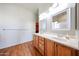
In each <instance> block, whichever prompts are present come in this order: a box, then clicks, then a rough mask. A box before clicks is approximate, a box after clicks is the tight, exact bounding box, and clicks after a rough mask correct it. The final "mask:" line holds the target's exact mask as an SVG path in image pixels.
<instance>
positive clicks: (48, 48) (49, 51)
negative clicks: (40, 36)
mask: <svg viewBox="0 0 79 59" xmlns="http://www.w3.org/2000/svg"><path fill="white" fill-rule="evenodd" d="M54 47H55V43H54V42H53V41H51V40H48V39H45V55H46V56H54V55H55V48H54Z"/></svg>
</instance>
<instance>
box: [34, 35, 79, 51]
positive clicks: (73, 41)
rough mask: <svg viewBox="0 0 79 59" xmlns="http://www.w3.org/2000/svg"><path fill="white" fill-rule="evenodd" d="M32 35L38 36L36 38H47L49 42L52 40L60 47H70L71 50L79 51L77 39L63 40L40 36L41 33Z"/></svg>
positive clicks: (54, 36) (53, 36) (52, 36)
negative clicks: (60, 45)
mask: <svg viewBox="0 0 79 59" xmlns="http://www.w3.org/2000/svg"><path fill="white" fill-rule="evenodd" d="M34 35H38V36H41V37H44V38H47V39H49V40H53V41H54V42H57V43H60V44H62V45H65V46H68V47H71V48H73V49H77V50H79V45H78V44H79V41H78V40H77V39H69V40H68V39H63V38H59V37H56V35H53V34H45V33H44V34H41V33H34Z"/></svg>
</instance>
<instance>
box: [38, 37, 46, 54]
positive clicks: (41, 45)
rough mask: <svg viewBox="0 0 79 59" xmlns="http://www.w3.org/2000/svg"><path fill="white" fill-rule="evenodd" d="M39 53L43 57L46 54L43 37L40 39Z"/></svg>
mask: <svg viewBox="0 0 79 59" xmlns="http://www.w3.org/2000/svg"><path fill="white" fill-rule="evenodd" d="M38 48H39V51H40V53H41V54H42V55H44V54H45V39H44V38H42V37H39V43H38Z"/></svg>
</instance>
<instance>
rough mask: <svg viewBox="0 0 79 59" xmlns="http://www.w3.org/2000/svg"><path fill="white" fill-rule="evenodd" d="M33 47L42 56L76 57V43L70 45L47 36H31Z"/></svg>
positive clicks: (77, 49) (37, 34) (78, 51)
mask: <svg viewBox="0 0 79 59" xmlns="http://www.w3.org/2000/svg"><path fill="white" fill-rule="evenodd" d="M33 45H34V47H35V49H37V50H38V51H39V52H40V53H41V54H42V55H43V56H77V55H79V47H78V46H77V45H78V44H77V41H76V43H75V44H74V43H70V42H68V41H66V40H65V41H64V40H62V38H61V39H58V38H56V37H51V36H49V35H47V34H39V33H35V34H34V36H33Z"/></svg>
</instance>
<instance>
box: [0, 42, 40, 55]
mask: <svg viewBox="0 0 79 59" xmlns="http://www.w3.org/2000/svg"><path fill="white" fill-rule="evenodd" d="M0 56H41V54H40V53H39V52H38V51H37V50H36V49H35V48H34V47H33V45H32V42H26V43H23V44H19V45H16V46H13V47H9V48H5V49H0Z"/></svg>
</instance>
